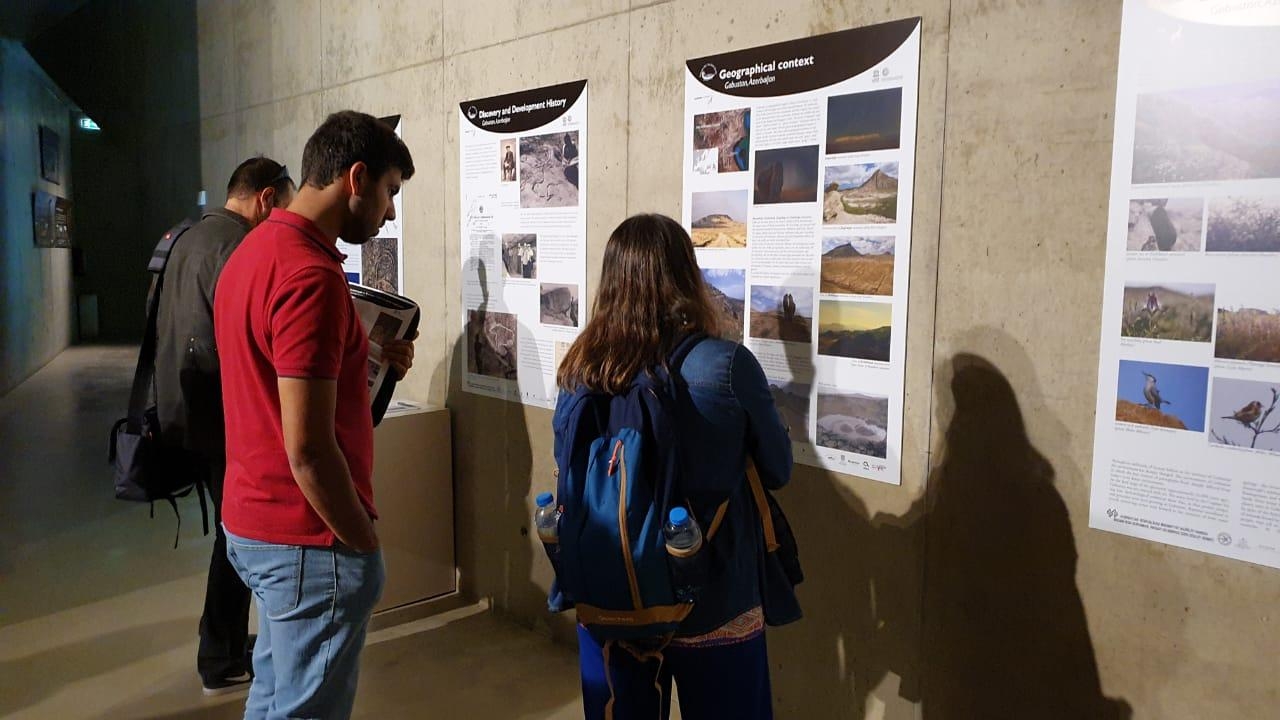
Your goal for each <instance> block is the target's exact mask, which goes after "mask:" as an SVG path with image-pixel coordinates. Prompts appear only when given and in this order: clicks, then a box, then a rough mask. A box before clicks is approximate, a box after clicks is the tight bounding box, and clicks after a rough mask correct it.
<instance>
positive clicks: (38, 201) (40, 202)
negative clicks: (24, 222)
mask: <svg viewBox="0 0 1280 720" xmlns="http://www.w3.org/2000/svg"><path fill="white" fill-rule="evenodd" d="M57 202H58V199H57V198H56V197H54V196H53V195H50V194H49V193H47V192H45V191H43V190H36V191H35V193H33V194H32V197H31V220H32V225H33V230H34V231H35V244H36V247H42V248H49V247H53V216H54V208H56V207H57Z"/></svg>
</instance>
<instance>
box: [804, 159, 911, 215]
mask: <svg viewBox="0 0 1280 720" xmlns="http://www.w3.org/2000/svg"><path fill="white" fill-rule="evenodd" d="M823 188H824V189H823V200H822V222H823V224H826V225H888V224H892V223H895V222H897V221H898V163H896V162H888V163H861V164H858V165H828V166H827V171H826V178H825V180H824V181H823Z"/></svg>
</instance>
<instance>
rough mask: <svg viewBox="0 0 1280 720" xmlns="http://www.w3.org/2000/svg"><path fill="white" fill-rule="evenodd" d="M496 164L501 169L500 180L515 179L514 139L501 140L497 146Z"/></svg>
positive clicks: (509, 180) (511, 180)
mask: <svg viewBox="0 0 1280 720" xmlns="http://www.w3.org/2000/svg"><path fill="white" fill-rule="evenodd" d="M498 165H499V167H500V168H501V170H502V182H504V183H507V182H515V181H516V141H515V140H503V141H502V144H501V146H500V147H499V148H498Z"/></svg>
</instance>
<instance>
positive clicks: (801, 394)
mask: <svg viewBox="0 0 1280 720" xmlns="http://www.w3.org/2000/svg"><path fill="white" fill-rule="evenodd" d="M812 390H813V386H812V385H809V384H808V383H800V382H794V381H785V380H774V379H772V378H769V394H770V395H772V396H773V406H774V407H776V408H777V409H778V417H780V418H782V423H783V424H784V425H786V427H787V430H789V431H790V433H791V440H792V441H796V440H800V439H801V438H807V437H808V436H809V394H810V393H811V392H812Z"/></svg>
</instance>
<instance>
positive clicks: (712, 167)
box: [684, 18, 920, 484]
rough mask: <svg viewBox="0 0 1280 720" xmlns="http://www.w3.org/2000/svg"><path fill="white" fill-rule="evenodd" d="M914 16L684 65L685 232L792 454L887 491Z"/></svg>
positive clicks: (898, 375)
mask: <svg viewBox="0 0 1280 720" xmlns="http://www.w3.org/2000/svg"><path fill="white" fill-rule="evenodd" d="M919 65H920V20H919V19H918V18H913V19H909V20H899V21H896V22H891V23H885V24H883V25H876V26H873V27H866V28H858V29H854V30H846V31H843V32H837V33H831V34H829V35H821V36H818V37H812V38H807V39H803V40H796V41H793V42H785V43H779V44H776V45H768V46H764V47H758V48H752V49H749V50H742V51H739V52H733V53H728V54H724V55H714V56H711V57H705V58H698V59H696V60H690V61H689V62H688V64H687V69H688V73H687V75H686V80H685V141H684V142H685V145H684V147H685V152H684V224H685V227H687V228H689V232H690V235H691V236H692V237H693V244H694V246H695V247H696V248H697V250H696V251H697V254H698V264H699V266H701V268H702V273H703V276H704V277H705V278H706V280H707V283H708V285H709V287H710V289H711V294H712V296H713V298H714V299H715V300H716V302H717V304H718V305H719V306H720V307H721V309H722V310H723V327H722V328H721V335H722V336H723V337H726V338H730V339H733V340H737V341H739V342H745V343H746V344H747V346H748V347H750V348H751V350H752V352H754V353H755V355H756V357H758V358H759V359H760V364H761V365H762V366H763V367H764V370H765V374H766V375H767V376H768V378H769V385H770V388H771V389H772V391H773V396H774V400H775V401H776V403H777V407H778V410H779V412H780V413H781V415H782V418H783V420H784V422H786V423H787V425H788V426H789V427H790V428H791V439H792V442H793V444H794V446H795V447H794V450H795V458H796V460H798V461H800V462H804V463H808V464H810V465H818V466H821V467H825V468H828V469H831V470H835V471H837V472H842V473H849V474H856V475H859V476H862V477H868V478H873V479H875V480H879V481H882V482H888V483H894V484H897V483H899V482H900V479H901V478H900V475H901V470H900V468H901V448H902V396H903V376H904V368H905V365H906V357H905V355H906V323H907V277H908V275H909V272H908V269H909V264H910V260H911V188H912V176H913V174H914V171H915V134H916V103H917V89H918V84H919V82H918V74H919Z"/></svg>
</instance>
